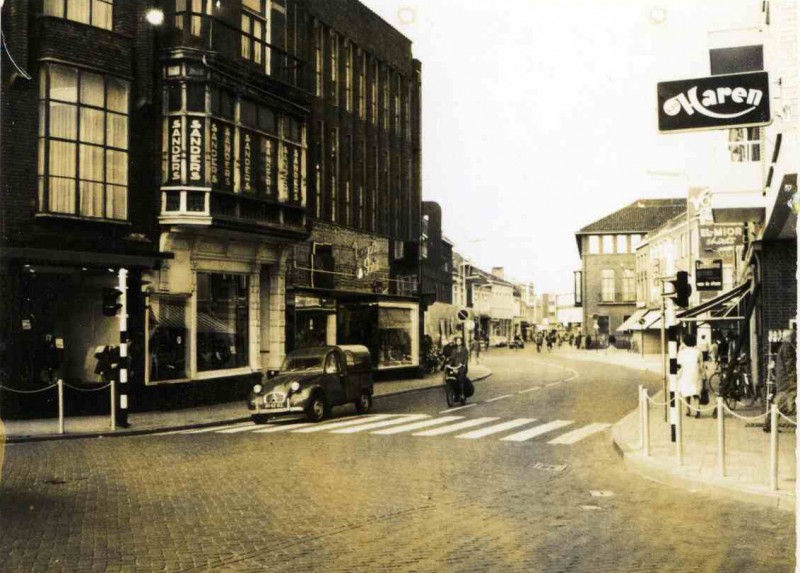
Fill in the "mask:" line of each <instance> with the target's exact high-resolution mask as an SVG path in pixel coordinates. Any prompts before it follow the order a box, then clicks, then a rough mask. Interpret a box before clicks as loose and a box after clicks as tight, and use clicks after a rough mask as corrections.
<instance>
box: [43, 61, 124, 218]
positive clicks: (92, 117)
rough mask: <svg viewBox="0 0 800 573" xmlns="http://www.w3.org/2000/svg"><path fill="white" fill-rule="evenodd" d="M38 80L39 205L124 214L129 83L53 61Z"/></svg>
mask: <svg viewBox="0 0 800 573" xmlns="http://www.w3.org/2000/svg"><path fill="white" fill-rule="evenodd" d="M40 81H41V83H40V90H39V96H40V107H39V168H38V175H39V211H40V212H42V213H54V214H66V215H76V216H80V217H91V218H102V219H117V220H126V219H127V218H128V98H129V93H130V87H129V83H128V82H127V81H125V80H122V79H119V78H115V77H113V76H107V75H102V74H97V73H94V72H89V71H86V70H80V69H77V68H72V67H68V66H64V65H57V64H46V65H44V66H43V67H42V71H41V77H40Z"/></svg>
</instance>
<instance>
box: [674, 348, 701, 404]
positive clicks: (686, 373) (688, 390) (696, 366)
mask: <svg viewBox="0 0 800 573" xmlns="http://www.w3.org/2000/svg"><path fill="white" fill-rule="evenodd" d="M695 344H696V339H695V337H694V336H693V335H691V334H686V335H684V337H683V346H681V349H680V350H679V351H678V368H679V369H680V370H679V371H678V388H679V389H680V392H681V396H683V397H684V398H685V399H686V403H687V404H688V405H689V406H691V404H692V398H695V399H696V402H697V407H698V408H699V407H700V393H701V392H702V391H703V377H702V376H701V375H700V368H702V365H703V362H702V355H701V354H700V351H699V350H698V349H697V347H696V346H695ZM686 415H687V416H691V415H692V410H691V408H687V409H686ZM694 417H695V418H699V417H700V410H696V411H695V414H694Z"/></svg>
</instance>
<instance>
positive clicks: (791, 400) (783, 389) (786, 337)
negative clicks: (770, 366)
mask: <svg viewBox="0 0 800 573" xmlns="http://www.w3.org/2000/svg"><path fill="white" fill-rule="evenodd" d="M796 344H797V343H796V340H795V335H794V332H793V331H791V330H787V331H785V332H784V333H783V340H782V341H781V345H780V348H778V354H777V355H776V356H775V398H774V402H773V403H774V404H775V405H776V406H777V407H778V411H779V412H781V413H782V414H783V415H784V416H792V415H794V414H795V413H796V411H797V407H796V402H795V401H796V400H797V346H796ZM770 430H771V427H770V421H769V416H767V419H766V420H765V421H764V431H765V432H769V431H770Z"/></svg>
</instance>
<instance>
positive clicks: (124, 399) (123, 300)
mask: <svg viewBox="0 0 800 573" xmlns="http://www.w3.org/2000/svg"><path fill="white" fill-rule="evenodd" d="M117 290H119V291H120V297H119V304H120V307H119V313H118V315H117V316H118V317H119V410H118V412H117V425H118V426H120V427H122V428H127V427H129V426H130V424H129V423H128V269H120V270H119V273H118V284H117Z"/></svg>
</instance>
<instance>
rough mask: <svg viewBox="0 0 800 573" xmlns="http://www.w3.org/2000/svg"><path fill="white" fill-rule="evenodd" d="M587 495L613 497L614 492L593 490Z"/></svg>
mask: <svg viewBox="0 0 800 573" xmlns="http://www.w3.org/2000/svg"><path fill="white" fill-rule="evenodd" d="M589 493H590V494H592V497H614V492H613V491H608V490H607V489H593V490H590V491H589Z"/></svg>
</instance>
